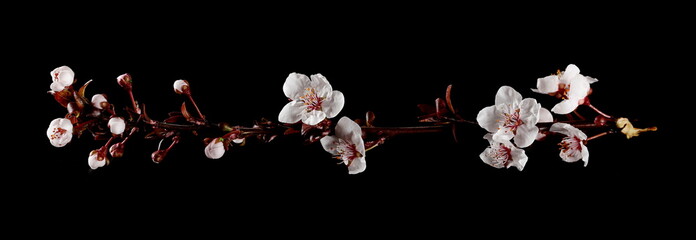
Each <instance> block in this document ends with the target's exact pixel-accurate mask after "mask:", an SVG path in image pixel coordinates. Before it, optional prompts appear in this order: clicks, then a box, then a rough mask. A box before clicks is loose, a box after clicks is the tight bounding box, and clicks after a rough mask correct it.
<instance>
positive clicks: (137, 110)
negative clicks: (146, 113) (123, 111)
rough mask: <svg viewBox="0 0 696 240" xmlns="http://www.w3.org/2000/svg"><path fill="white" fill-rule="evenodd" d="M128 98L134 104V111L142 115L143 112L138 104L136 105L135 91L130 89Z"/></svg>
mask: <svg viewBox="0 0 696 240" xmlns="http://www.w3.org/2000/svg"><path fill="white" fill-rule="evenodd" d="M128 96H129V97H130V100H131V103H132V104H133V111H135V113H137V114H138V115H140V114H141V113H142V112H141V111H140V108H139V107H138V104H137V103H135V97H133V89H128Z"/></svg>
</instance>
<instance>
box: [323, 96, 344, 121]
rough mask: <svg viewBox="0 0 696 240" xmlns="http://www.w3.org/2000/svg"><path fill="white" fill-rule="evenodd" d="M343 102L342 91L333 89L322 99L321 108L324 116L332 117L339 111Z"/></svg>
mask: <svg viewBox="0 0 696 240" xmlns="http://www.w3.org/2000/svg"><path fill="white" fill-rule="evenodd" d="M344 104H345V99H344V97H343V93H342V92H339V91H333V92H332V93H331V94H329V96H328V97H327V98H326V99H324V101H323V102H322V103H321V110H322V111H324V113H326V117H328V118H334V117H336V115H338V113H339V112H341V109H343V105H344Z"/></svg>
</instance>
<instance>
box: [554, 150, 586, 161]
mask: <svg viewBox="0 0 696 240" xmlns="http://www.w3.org/2000/svg"><path fill="white" fill-rule="evenodd" d="M577 151H578V150H573V149H569V150H568V151H566V152H563V151H561V153H560V154H559V156H561V159H563V161H565V162H569V163H572V162H577V161H578V160H580V159H581V158H582V154H581V153H579V152H577Z"/></svg>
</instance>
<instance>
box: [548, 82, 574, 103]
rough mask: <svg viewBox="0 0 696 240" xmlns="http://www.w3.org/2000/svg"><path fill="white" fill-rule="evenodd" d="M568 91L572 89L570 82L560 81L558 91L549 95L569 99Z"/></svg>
mask: <svg viewBox="0 0 696 240" xmlns="http://www.w3.org/2000/svg"><path fill="white" fill-rule="evenodd" d="M568 91H570V84H565V83H559V84H558V91H556V92H553V93H550V94H549V95H551V96H555V97H557V98H560V99H563V100H565V99H568Z"/></svg>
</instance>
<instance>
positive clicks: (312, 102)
mask: <svg viewBox="0 0 696 240" xmlns="http://www.w3.org/2000/svg"><path fill="white" fill-rule="evenodd" d="M300 100H302V102H303V103H304V105H305V106H307V112H311V111H313V110H321V103H322V101H324V98H322V97H319V96H317V93H316V90H315V89H314V88H305V95H304V96H300Z"/></svg>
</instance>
